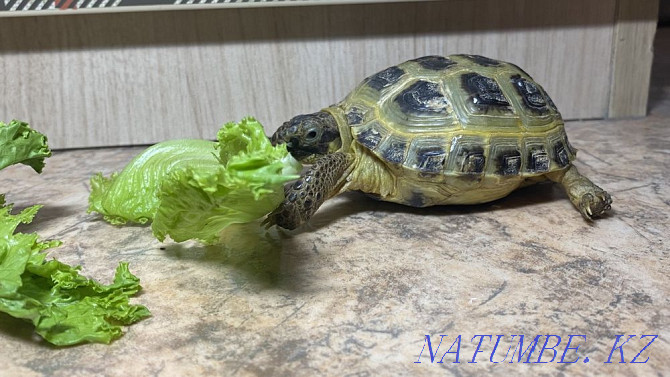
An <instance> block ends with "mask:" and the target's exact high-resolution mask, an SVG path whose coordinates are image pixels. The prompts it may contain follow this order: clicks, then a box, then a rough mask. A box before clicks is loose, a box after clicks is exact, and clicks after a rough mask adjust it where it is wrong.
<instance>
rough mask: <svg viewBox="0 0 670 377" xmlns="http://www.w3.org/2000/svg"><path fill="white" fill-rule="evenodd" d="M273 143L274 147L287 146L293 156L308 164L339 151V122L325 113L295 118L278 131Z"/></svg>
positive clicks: (340, 143) (273, 136)
mask: <svg viewBox="0 0 670 377" xmlns="http://www.w3.org/2000/svg"><path fill="white" fill-rule="evenodd" d="M271 141H272V145H277V144H282V143H284V144H286V149H288V151H289V152H290V153H291V155H293V157H295V159H297V160H298V161H300V162H302V163H306V164H311V163H314V162H315V161H316V160H317V159H318V158H319V157H321V156H323V155H326V154H328V153H333V152H335V151H337V150H338V149H339V148H340V146H341V145H342V141H341V139H340V132H339V130H338V127H337V122H336V121H335V118H334V117H333V116H332V115H330V114H329V113H327V112H325V111H320V112H317V113H313V114H305V115H298V116H296V117H294V118H293V119H291V120H289V121H288V122H285V123H284V124H282V126H281V127H279V129H277V131H276V132H275V133H274V135H272V138H271Z"/></svg>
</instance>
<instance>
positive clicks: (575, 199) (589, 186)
mask: <svg viewBox="0 0 670 377" xmlns="http://www.w3.org/2000/svg"><path fill="white" fill-rule="evenodd" d="M547 177H548V178H549V179H551V180H552V181H554V182H557V183H560V184H561V186H563V188H564V189H565V192H566V193H567V194H568V197H569V198H570V201H571V202H572V204H574V206H575V207H577V209H578V210H579V212H581V214H582V216H584V218H585V219H586V220H589V221H590V220H593V218H594V217H598V216H602V215H603V214H604V213H605V211H607V210H609V209H610V208H611V204H612V198H611V197H610V195H609V194H608V193H607V191H605V190H603V189H601V188H600V187H598V186H597V185H596V184H595V183H593V182H591V180H589V179H588V178H586V177H585V176H583V175H581V174H580V173H579V171H578V170H577V168H576V167H575V166H574V165H572V166H570V167H569V168H568V170H565V171H561V172H556V173H553V174H549V175H548V176H547Z"/></svg>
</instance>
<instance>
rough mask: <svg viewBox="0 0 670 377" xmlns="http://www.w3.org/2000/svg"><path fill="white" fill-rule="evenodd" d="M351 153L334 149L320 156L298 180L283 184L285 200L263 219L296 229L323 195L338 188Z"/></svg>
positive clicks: (313, 209)
mask: <svg viewBox="0 0 670 377" xmlns="http://www.w3.org/2000/svg"><path fill="white" fill-rule="evenodd" d="M350 163H351V157H350V156H349V155H347V154H345V153H342V152H336V153H332V154H328V155H325V156H323V157H321V158H319V159H318V160H317V161H316V163H315V164H314V165H312V167H311V168H310V169H309V170H307V172H305V174H304V175H303V176H302V177H300V179H299V180H297V181H295V182H294V183H292V184H289V185H286V186H285V187H284V195H285V196H284V197H285V198H286V199H285V200H284V202H283V203H282V204H281V205H280V206H279V207H278V208H277V209H276V210H274V211H273V212H272V213H271V214H270V215H269V216H268V219H267V220H266V224H267V225H269V226H272V225H278V226H280V227H282V228H284V229H295V228H297V227H299V226H300V225H302V224H303V223H305V222H306V221H307V220H309V218H310V217H312V215H313V214H314V213H315V212H316V210H317V209H319V207H321V204H323V202H324V201H325V200H326V199H329V198H330V197H332V196H333V195H335V194H337V193H338V192H339V189H340V187H341V182H342V181H343V178H344V177H343V174H344V172H345V171H346V170H347V168H348V167H349V165H350Z"/></svg>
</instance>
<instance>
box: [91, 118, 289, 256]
mask: <svg viewBox="0 0 670 377" xmlns="http://www.w3.org/2000/svg"><path fill="white" fill-rule="evenodd" d="M195 142H196V141H193V140H190V141H189V140H173V141H168V142H163V143H159V144H156V145H154V146H152V147H150V148H149V149H147V150H145V151H144V152H142V153H141V154H139V155H138V156H137V157H135V159H133V161H131V163H130V164H129V165H128V166H126V168H124V169H123V171H122V172H121V173H118V174H112V176H111V177H110V178H104V177H103V176H102V175H100V174H99V175H97V176H94V177H93V178H92V179H91V195H90V197H89V212H91V211H95V212H99V213H101V214H102V215H103V216H104V218H105V219H106V220H107V221H109V222H110V223H112V224H123V223H125V222H126V221H133V222H140V223H145V222H147V221H153V223H152V231H153V233H154V236H155V237H156V238H157V239H159V240H160V241H164V240H165V238H166V237H167V236H169V237H171V238H172V239H173V240H174V241H176V242H182V241H186V240H189V239H195V240H199V241H201V242H203V243H207V244H214V243H218V242H219V235H220V233H221V231H222V230H223V229H225V228H226V227H227V226H229V225H231V224H236V223H248V222H251V221H254V220H256V219H259V218H261V217H263V216H265V215H266V214H268V213H270V212H271V211H273V210H274V209H275V208H276V207H277V206H279V204H280V203H281V202H282V200H283V199H284V188H283V184H284V183H286V182H288V181H290V180H294V179H297V178H298V175H297V174H298V173H299V172H300V169H301V168H302V166H301V165H300V163H298V162H297V161H296V160H295V159H294V158H293V157H291V155H290V154H289V153H288V151H287V150H286V146H285V145H283V144H282V145H279V146H272V144H271V143H270V140H269V139H268V138H267V136H266V135H265V132H264V130H263V126H262V125H261V124H260V123H259V122H258V121H256V120H255V119H254V118H251V117H249V118H244V119H242V121H241V122H239V123H232V122H231V123H226V124H225V125H224V126H223V127H222V128H221V129H220V130H219V132H218V133H217V142H216V143H213V142H205V141H202V140H200V141H199V142H201V143H203V144H199V145H196V144H189V143H195ZM166 143H167V144H166ZM205 143H209V144H205ZM182 145H183V149H181V150H180V149H179V148H180V146H182ZM166 146H170V148H167V147H166ZM215 151H218V155H214V153H213V152H215Z"/></svg>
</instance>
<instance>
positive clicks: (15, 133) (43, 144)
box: [0, 120, 51, 173]
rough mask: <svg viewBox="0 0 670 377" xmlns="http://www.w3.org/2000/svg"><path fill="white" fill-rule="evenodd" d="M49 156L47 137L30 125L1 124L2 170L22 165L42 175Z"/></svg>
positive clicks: (0, 149)
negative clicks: (14, 165) (45, 161)
mask: <svg viewBox="0 0 670 377" xmlns="http://www.w3.org/2000/svg"><path fill="white" fill-rule="evenodd" d="M49 156H51V151H50V150H49V146H48V145H47V137H46V136H44V135H43V134H41V133H39V132H37V131H35V130H33V129H32V128H30V126H29V125H28V123H25V122H21V121H18V120H13V121H11V122H9V124H5V123H4V122H0V169H4V168H6V167H7V166H9V165H13V164H18V163H21V164H24V165H28V166H30V167H31V168H33V169H34V170H35V171H36V172H38V173H41V172H42V169H43V168H44V159H45V158H47V157H49Z"/></svg>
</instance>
